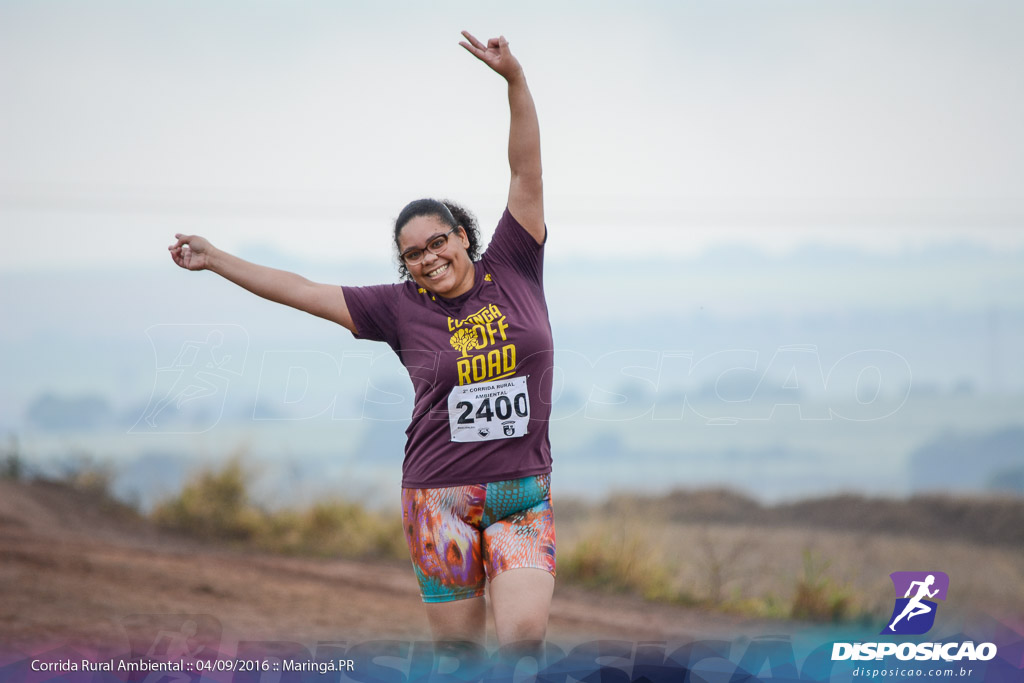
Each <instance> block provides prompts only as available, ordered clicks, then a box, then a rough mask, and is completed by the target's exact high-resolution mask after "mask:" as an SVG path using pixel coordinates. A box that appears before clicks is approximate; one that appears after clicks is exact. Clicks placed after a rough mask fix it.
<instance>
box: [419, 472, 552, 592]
mask: <svg viewBox="0 0 1024 683" xmlns="http://www.w3.org/2000/svg"><path fill="white" fill-rule="evenodd" d="M402 509H403V514H402V520H403V525H404V527H405V539H406V541H407V542H408V543H409V553H410V555H411V556H412V565H413V569H414V570H415V572H416V578H417V579H418V580H419V584H420V592H421V594H422V595H423V602H449V601H452V600H462V599H464V598H474V597H479V596H481V595H483V594H484V586H485V584H486V582H487V580H488V579H492V580H493V579H494V577H496V576H497V575H498V574H500V573H501V572H503V571H505V570H507V569H519V568H523V567H530V568H534V569H543V570H544V571H547V572H550V573H551V574H552V575H554V573H555V520H554V513H553V511H552V509H551V475H550V474H541V475H537V476H532V477H524V478H522V479H511V480H508V481H495V482H490V483H488V484H473V485H468V486H448V487H444V488H433V489H407V488H403V489H402Z"/></svg>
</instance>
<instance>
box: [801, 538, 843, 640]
mask: <svg viewBox="0 0 1024 683" xmlns="http://www.w3.org/2000/svg"><path fill="white" fill-rule="evenodd" d="M803 561H804V566H803V576H801V577H800V579H799V580H798V581H797V584H796V593H795V595H794V596H793V607H792V609H791V610H790V616H791V617H792V618H794V619H804V620H807V621H818V622H839V621H843V620H845V619H846V618H847V616H848V613H849V609H850V597H849V595H848V594H847V592H846V591H845V590H843V589H842V588H841V587H839V586H837V585H835V584H834V583H833V582H832V580H831V579H830V578H828V577H827V576H826V575H825V572H826V571H827V570H828V568H829V565H830V563H829V562H828V561H827V560H821V559H819V558H818V557H817V556H816V554H815V553H813V552H812V551H811V550H808V549H805V550H804V551H803Z"/></svg>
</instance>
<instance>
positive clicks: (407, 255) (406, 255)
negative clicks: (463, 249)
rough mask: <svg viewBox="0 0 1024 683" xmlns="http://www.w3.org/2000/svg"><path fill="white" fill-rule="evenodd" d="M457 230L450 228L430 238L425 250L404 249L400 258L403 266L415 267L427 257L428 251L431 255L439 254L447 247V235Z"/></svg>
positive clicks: (456, 227)
mask: <svg viewBox="0 0 1024 683" xmlns="http://www.w3.org/2000/svg"><path fill="white" fill-rule="evenodd" d="M458 229H459V227H458V226H455V227H454V228H452V229H451V230H449V231H448V232H446V233H445V234H443V235H437V236H435V237H431V238H430V241H429V242H427V246H426V248H424V249H419V248H417V247H412V248H411V249H406V250H405V251H403V252H402V254H401V257H402V260H403V261H404V262H405V265H407V266H414V265H416V264H417V263H419V262H420V261H422V260H423V257H424V256H426V255H427V252H428V251H429V252H430V253H431V254H440V253H441V252H442V251H444V248H445V247H446V246H448V235H450V234H452V233H453V232H455V231H456V230H458Z"/></svg>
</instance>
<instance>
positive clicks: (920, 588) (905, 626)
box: [882, 572, 949, 636]
mask: <svg viewBox="0 0 1024 683" xmlns="http://www.w3.org/2000/svg"><path fill="white" fill-rule="evenodd" d="M889 578H890V579H892V585H893V588H894V589H895V590H896V604H895V606H894V607H893V609H892V616H891V617H889V625H888V626H886V627H885V629H884V630H883V631H882V633H883V634H893V633H895V634H900V635H907V636H916V635H921V634H923V633H927V632H928V631H929V630H931V627H932V625H933V624H934V623H935V611H936V610H937V609H938V604H937V603H935V602H934V600H945V599H946V592H947V591H948V590H949V576H947V575H946V574H945V572H893V573H892V574H889ZM901 596H902V597H901Z"/></svg>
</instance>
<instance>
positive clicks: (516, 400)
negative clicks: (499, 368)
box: [448, 377, 530, 443]
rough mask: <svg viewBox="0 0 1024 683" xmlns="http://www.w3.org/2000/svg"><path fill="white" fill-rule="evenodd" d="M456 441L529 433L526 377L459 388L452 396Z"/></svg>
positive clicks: (450, 410) (450, 406) (451, 420)
mask: <svg viewBox="0 0 1024 683" xmlns="http://www.w3.org/2000/svg"><path fill="white" fill-rule="evenodd" d="M448 423H449V425H450V426H451V429H452V441H460V442H463V443H465V442H471V441H493V440H494V439H514V438H516V437H519V436H523V435H524V434H526V430H527V427H529V424H530V393H529V392H528V391H527V390H526V377H513V378H511V379H499V380H496V381H492V382H479V383H477V384H466V385H464V386H461V387H455V388H454V389H452V391H451V393H450V394H448Z"/></svg>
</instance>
